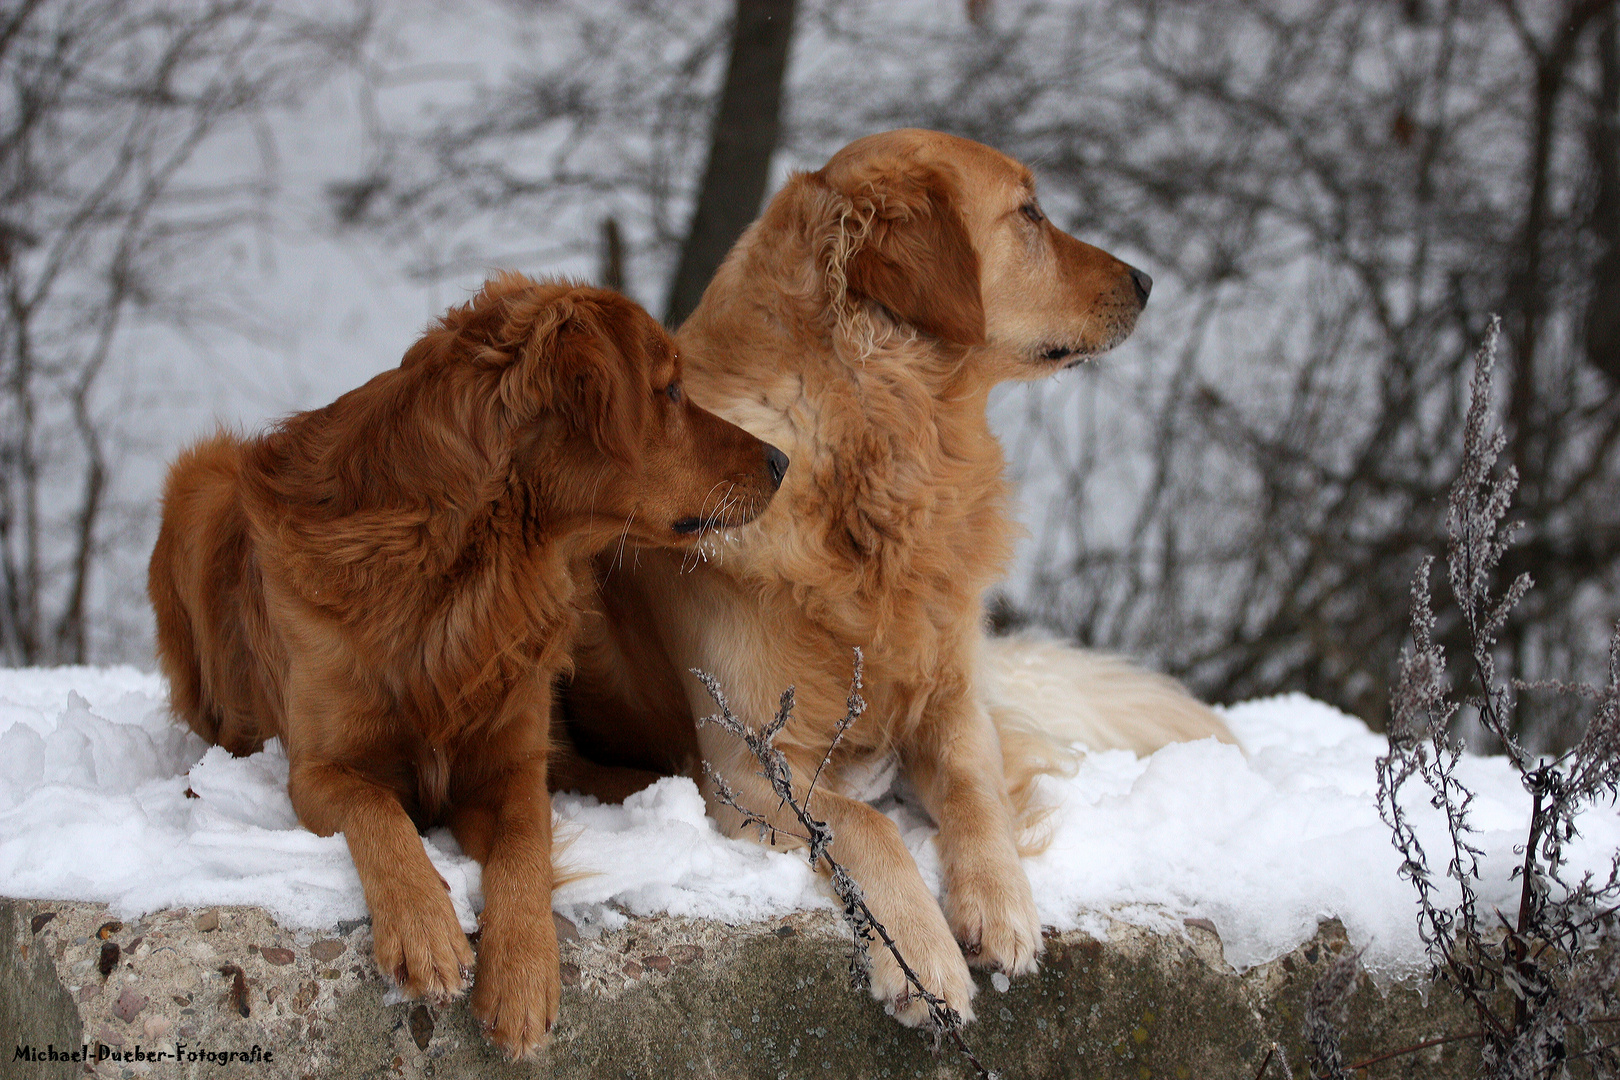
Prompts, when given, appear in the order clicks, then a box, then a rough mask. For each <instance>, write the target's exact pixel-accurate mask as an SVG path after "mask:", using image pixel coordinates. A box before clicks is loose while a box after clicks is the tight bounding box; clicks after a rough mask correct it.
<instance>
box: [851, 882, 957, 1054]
mask: <svg viewBox="0 0 1620 1080" xmlns="http://www.w3.org/2000/svg"><path fill="white" fill-rule="evenodd" d="M928 907H929V908H930V909H932V911H931V912H929V914H932V915H933V916H934V917H933V918H932V919H925V920H922V921H919V922H918V923H917V924H916V925H914V926H910V927H895V926H888V927H887V929H888V931H889V933H890V935H891V936H893V937H894V939H895V944H896V945H898V946H899V949H900V955H902V956H904V957H905V959H906V963H907V964H908V965H909V966H910V967H911V970H912V971H913V972H915V973H916V975H917V977H918V979H919V980H920V981H921V982H922V984H923V987H924V988H926V989H927V990H928V992H929V993H931V994H933V995H934V996H935V997H938V998H941V999H942V1000H943V1001H944V1002H945V1004H946V1005H947V1006H949V1007H950V1008H952V1009H955V1010H956V1011H957V1012H958V1013H959V1014H960V1015H961V1017H962V1021H963V1022H964V1023H966V1022H967V1021H969V1020H972V1019H973V1005H972V1004H971V1002H972V999H973V995H974V994H975V993H977V991H978V987H976V986H974V985H973V976H972V975H971V974H970V973H969V972H968V967H967V963H966V962H965V961H964V960H963V959H962V951H961V949H959V948H957V945H956V942H955V940H954V939H952V937H951V935H950V928H949V927H947V926H946V925H945V920H944V917H943V916H942V915H941V914H940V911H939V908H938V907H937V906H935V905H934V904H932V903H930V904H929V905H928ZM935 923H937V925H934V924H935ZM869 951H870V953H871V957H872V970H871V985H872V996H873V997H874V998H876V999H877V1000H878V1001H880V1002H882V1003H883V1006H884V1009H885V1010H886V1011H888V1012H889V1013H891V1014H892V1015H893V1016H894V1018H895V1019H896V1020H898V1021H900V1022H901V1023H902V1024H904V1025H906V1026H907V1027H919V1026H921V1025H923V1024H925V1023H927V1022H928V1002H927V1000H926V999H924V998H923V997H922V995H921V994H919V993H918V992H917V988H916V987H915V986H914V985H912V983H911V981H910V980H908V979H907V978H906V974H905V972H904V971H903V970H901V967H900V965H899V963H898V962H896V960H895V958H894V956H893V954H891V953H890V952H889V950H888V949H887V948H885V947H884V946H883V944H882V943H881V942H876V943H873V944H871V945H870V946H869Z"/></svg>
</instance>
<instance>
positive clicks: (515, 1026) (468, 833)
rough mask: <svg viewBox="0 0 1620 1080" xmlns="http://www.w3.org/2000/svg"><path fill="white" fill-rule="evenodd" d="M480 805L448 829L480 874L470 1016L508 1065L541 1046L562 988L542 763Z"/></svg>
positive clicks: (496, 781) (515, 773)
mask: <svg viewBox="0 0 1620 1080" xmlns="http://www.w3.org/2000/svg"><path fill="white" fill-rule="evenodd" d="M482 786H483V789H484V790H486V791H489V792H491V793H492V797H491V798H489V799H488V800H486V801H480V802H471V803H468V804H465V805H462V806H458V807H457V809H456V810H455V811H454V813H453V814H452V815H451V819H450V828H451V830H452V831H453V832H454V833H455V835H456V841H457V842H458V843H459V844H461V846H462V848H463V849H464V850H465V851H466V852H467V854H469V855H471V856H472V857H473V858H475V859H477V860H478V861H479V862H480V863H482V864H483V866H484V911H483V914H482V915H481V916H480V917H479V925H480V929H481V930H482V933H481V935H480V936H479V939H478V979H477V981H476V983H475V984H474V986H473V994H472V1011H473V1015H474V1016H476V1017H478V1019H479V1021H481V1022H482V1023H483V1025H484V1033H485V1034H486V1035H488V1036H489V1038H490V1040H491V1041H492V1042H494V1043H495V1044H496V1045H497V1046H499V1047H500V1048H501V1049H503V1050H505V1051H506V1052H507V1053H508V1054H510V1055H511V1056H512V1057H513V1058H514V1059H516V1058H521V1057H524V1056H526V1055H527V1054H529V1053H530V1052H531V1051H533V1050H535V1049H536V1048H538V1047H540V1046H543V1045H544V1044H545V1042H546V1040H547V1039H548V1038H549V1035H550V1032H551V1025H552V1024H553V1023H555V1022H556V1020H557V1004H558V1001H559V999H560V998H561V996H562V984H561V982H560V981H559V977H558V967H557V930H556V925H555V924H554V923H553V922H552V921H551V888H552V870H551V799H550V797H549V796H548V795H547V794H546V765H545V759H544V757H543V756H541V757H537V758H535V759H533V760H530V761H526V762H522V763H519V764H517V765H515V766H514V767H513V768H511V769H510V770H508V771H507V772H506V773H504V774H502V775H500V776H498V777H495V778H493V779H491V780H489V781H487V782H486V783H485V784H484V785H482Z"/></svg>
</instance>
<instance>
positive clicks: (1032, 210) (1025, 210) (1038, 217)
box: [1018, 199, 1046, 225]
mask: <svg viewBox="0 0 1620 1080" xmlns="http://www.w3.org/2000/svg"><path fill="white" fill-rule="evenodd" d="M1018 212H1019V213H1020V214H1023V215H1024V216H1025V217H1027V218H1029V220H1031V221H1033V222H1034V223H1035V224H1037V225H1039V224H1040V223H1041V222H1043V221H1045V220H1046V215H1045V214H1043V213H1041V208H1040V207H1039V206H1037V205H1036V204H1035V200H1034V199H1031V200H1030V201H1029V202H1027V203H1025V204H1024V205H1023V206H1020V207H1019V208H1018Z"/></svg>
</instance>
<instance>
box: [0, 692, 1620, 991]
mask: <svg viewBox="0 0 1620 1080" xmlns="http://www.w3.org/2000/svg"><path fill="white" fill-rule="evenodd" d="M163 690H164V688H163V685H162V682H161V680H160V679H159V678H158V677H157V676H155V675H148V674H144V673H142V672H139V671H136V670H135V669H133V668H127V667H118V668H58V669H50V670H26V671H15V670H0V892H3V893H4V894H7V895H11V896H26V897H40V898H52V899H80V900H100V901H105V902H107V903H109V904H111V905H112V907H113V910H114V911H115V912H116V913H118V914H120V915H124V916H133V915H136V914H139V913H142V912H146V911H150V910H154V909H157V908H162V907H172V906H189V907H197V906H202V905H213V904H256V905H259V906H261V907H264V908H267V909H269V910H270V911H271V912H272V913H273V914H275V916H276V917H277V918H278V919H281V920H282V921H283V922H285V923H287V924H289V925H293V926H324V925H330V924H331V923H333V922H335V921H337V920H339V919H350V918H357V917H359V916H361V915H363V914H364V913H365V902H364V899H363V897H362V895H361V891H360V883H359V879H358V878H357V877H356V876H355V872H354V868H353V865H352V864H351V862H350V860H349V856H348V851H347V849H346V848H345V846H344V842H343V839H342V837H330V838H326V839H322V838H320V837H317V836H314V835H313V834H311V833H309V832H307V831H305V830H303V829H302V828H300V827H299V826H298V824H297V821H296V818H295V817H294V814H293V811H292V807H291V805H290V803H289V802H288V800H287V796H286V791H285V784H286V777H287V762H286V758H285V756H284V755H283V754H282V753H281V752H280V750H279V748H278V747H276V746H275V745H274V744H272V746H271V747H270V748H268V749H266V750H265V751H264V752H263V753H260V754H256V755H254V756H253V757H249V758H243V759H233V758H231V757H230V756H229V755H227V754H226V753H225V752H224V751H222V750H219V749H218V748H208V747H206V746H205V745H204V744H203V742H202V741H201V740H199V739H198V738H196V737H195V736H193V735H191V734H190V733H189V732H185V731H183V730H182V729H180V728H178V727H177V726H175V725H174V724H173V723H172V722H171V721H170V720H169V718H168V714H167V711H166V708H165V705H164V692H163ZM1226 719H1227V721H1228V723H1230V724H1231V726H1232V729H1233V731H1235V732H1236V733H1237V735H1238V737H1239V738H1240V739H1241V740H1242V742H1243V746H1244V750H1245V751H1246V752H1247V756H1245V754H1244V753H1243V752H1240V751H1239V750H1237V749H1236V748H1234V747H1230V746H1221V745H1218V744H1216V743H1214V742H1213V741H1206V742H1202V743H1190V744H1183V745H1179V746H1171V747H1168V748H1166V749H1164V750H1161V751H1159V752H1158V753H1157V754H1154V755H1153V756H1152V757H1150V758H1146V759H1141V760H1139V759H1137V758H1135V757H1133V756H1132V755H1130V754H1129V753H1126V752H1124V751H1112V752H1107V753H1100V754H1093V755H1090V756H1089V757H1087V758H1086V759H1085V761H1084V762H1083V764H1082V765H1081V767H1080V770H1079V772H1078V774H1077V775H1075V776H1074V777H1073V778H1071V779H1066V780H1055V781H1050V782H1049V783H1048V788H1047V792H1048V794H1049V796H1050V797H1051V799H1052V800H1053V801H1054V802H1055V803H1056V804H1057V809H1056V811H1055V812H1054V814H1053V817H1052V826H1053V830H1054V833H1053V841H1052V844H1051V847H1050V848H1049V849H1048V850H1047V851H1046V852H1045V853H1044V854H1042V855H1040V856H1039V857H1037V858H1033V859H1029V860H1027V862H1026V868H1027V869H1028V871H1029V875H1030V878H1031V881H1032V882H1033V884H1034V887H1035V894H1036V899H1037V902H1038V904H1039V907H1040V910H1041V917H1042V919H1043V921H1045V922H1046V923H1048V924H1050V925H1053V926H1057V927H1060V928H1069V927H1075V926H1082V927H1085V926H1088V925H1089V926H1090V927H1091V928H1093V929H1100V928H1101V926H1102V918H1101V917H1102V916H1104V915H1107V916H1109V917H1112V918H1116V919H1124V920H1127V921H1131V922H1138V923H1143V924H1147V925H1151V926H1157V927H1160V928H1164V929H1169V930H1171V931H1178V930H1179V929H1180V928H1181V920H1182V919H1184V918H1188V917H1203V918H1207V919H1210V920H1211V921H1213V922H1214V924H1215V925H1216V927H1217V928H1218V929H1219V932H1220V935H1221V938H1222V940H1223V941H1224V943H1225V947H1226V956H1227V958H1228V959H1229V960H1230V961H1232V962H1233V963H1234V964H1236V965H1238V966H1239V967H1243V966H1247V965H1252V964H1256V963H1260V962H1263V961H1266V960H1268V959H1271V958H1273V957H1275V956H1277V955H1279V954H1281V953H1283V952H1286V951H1287V950H1289V949H1290V948H1292V947H1293V946H1295V945H1296V944H1298V943H1299V942H1301V941H1303V940H1305V939H1306V938H1308V937H1309V936H1310V935H1311V934H1312V933H1314V931H1315V929H1316V923H1317V920H1318V919H1320V918H1326V917H1328V916H1337V917H1338V918H1339V919H1341V920H1342V921H1343V922H1344V924H1345V927H1346V929H1347V930H1348V931H1349V935H1350V939H1351V941H1352V942H1353V943H1354V944H1355V945H1357V946H1358V947H1359V946H1366V947H1367V952H1366V954H1365V955H1364V957H1363V963H1364V964H1365V965H1367V966H1368V967H1369V968H1370V969H1372V970H1374V971H1375V972H1382V973H1385V974H1399V973H1403V972H1407V971H1412V970H1416V969H1418V968H1420V967H1422V949H1421V945H1420V943H1419V941H1418V938H1417V932H1416V923H1415V914H1416V910H1415V906H1414V903H1413V898H1412V893H1411V888H1410V886H1409V885H1408V884H1407V883H1406V882H1404V881H1402V880H1400V879H1399V878H1398V877H1397V875H1396V867H1397V865H1398V863H1397V858H1396V855H1395V852H1394V850H1393V849H1392V848H1391V847H1390V842H1389V833H1388V831H1387V830H1386V829H1384V828H1383V826H1382V825H1381V824H1380V823H1379V820H1378V814H1377V809H1376V807H1375V804H1374V797H1373V795H1374V790H1375V781H1374V774H1373V759H1374V758H1375V757H1376V756H1377V755H1378V754H1379V753H1380V752H1381V751H1382V749H1383V747H1384V741H1383V739H1382V737H1380V736H1377V735H1373V734H1371V733H1369V732H1368V731H1367V729H1366V727H1365V726H1364V725H1363V724H1362V723H1361V722H1360V721H1359V720H1356V719H1354V718H1352V717H1348V716H1345V715H1344V714H1342V713H1339V712H1336V711H1335V710H1333V709H1331V708H1329V707H1327V706H1325V705H1322V704H1320V703H1319V702H1315V701H1312V700H1310V699H1309V698H1305V697H1300V696H1293V697H1283V698H1274V699H1271V700H1268V701H1258V702H1250V703H1248V704H1244V705H1239V706H1236V707H1234V708H1231V709H1228V710H1226ZM1461 775H1462V776H1463V778H1464V779H1465V780H1466V781H1467V782H1468V783H1469V784H1470V786H1472V787H1473V788H1474V790H1475V791H1476V792H1477V794H1478V798H1477V800H1476V802H1475V803H1474V808H1473V814H1474V818H1473V820H1474V822H1475V824H1476V825H1477V826H1478V828H1479V830H1480V832H1479V833H1478V834H1477V836H1476V837H1475V839H1476V842H1477V843H1478V844H1479V846H1480V847H1481V848H1483V849H1484V850H1485V851H1486V853H1487V858H1486V863H1485V865H1486V872H1487V880H1486V882H1485V883H1484V886H1483V888H1482V890H1481V894H1482V896H1483V897H1484V898H1485V900H1486V901H1487V902H1488V903H1498V904H1501V905H1502V906H1504V908H1506V907H1508V906H1510V904H1511V902H1512V899H1513V898H1514V897H1515V896H1516V894H1517V887H1516V886H1515V885H1514V884H1513V883H1512V882H1511V880H1510V878H1509V872H1510V869H1511V866H1512V865H1513V863H1514V861H1515V858H1514V855H1513V845H1514V844H1515V843H1518V842H1522V838H1523V835H1524V822H1525V815H1526V813H1527V800H1526V798H1525V796H1524V793H1523V792H1522V790H1521V789H1520V787H1519V785H1518V783H1517V781H1516V780H1515V778H1514V776H1513V774H1512V772H1511V770H1510V769H1509V768H1508V766H1507V764H1506V763H1505V762H1504V761H1502V760H1500V759H1492V758H1476V759H1471V760H1468V761H1467V762H1465V763H1464V765H1463V767H1462V770H1461ZM188 791H189V793H190V794H191V795H195V797H194V798H193V797H188ZM880 805H882V806H884V808H885V809H886V810H887V811H888V812H889V813H890V814H891V815H893V816H894V817H895V818H896V820H897V821H898V822H899V823H900V826H901V830H902V832H903V833H904V835H905V836H906V841H907V843H908V844H909V846H910V847H911V849H912V851H913V852H914V853H915V854H916V856H917V858H918V861H919V862H920V864H921V865H922V867H923V871H924V873H925V874H926V875H928V876H929V878H930V880H932V881H934V882H935V883H936V884H937V880H938V860H937V858H936V857H935V854H934V848H933V844H932V835H933V830H932V827H931V826H930V825H929V823H928V821H927V819H926V818H924V817H923V816H922V815H921V813H920V812H919V811H918V810H917V809H915V807H914V805H913V804H911V803H909V802H908V801H907V800H906V798H905V795H904V793H903V792H901V793H898V794H896V793H891V794H890V795H889V796H888V797H887V798H886V799H885V801H884V802H883V803H882V804H880ZM554 806H555V812H556V814H557V817H558V819H559V826H560V827H559V834H560V835H562V836H564V837H570V838H571V841H570V843H569V845H568V847H567V850H566V852H565V853H564V854H563V856H562V861H563V862H564V863H566V864H567V865H569V866H571V867H572V868H574V869H576V870H579V871H582V872H584V874H585V876H583V877H581V878H579V879H578V880H576V881H573V882H571V883H570V884H568V885H565V886H563V887H562V888H561V889H559V890H558V892H557V894H556V897H555V903H556V906H557V908H558V909H559V910H561V911H563V912H564V913H566V914H569V915H570V916H572V917H573V918H574V919H575V920H576V921H577V922H579V923H580V924H581V925H582V927H584V928H587V929H589V928H591V927H594V926H600V925H603V924H615V923H618V922H621V921H622V920H623V919H624V917H625V913H631V914H649V913H654V912H670V913H675V914H683V915H706V916H712V917H715V918H719V919H725V920H743V919H750V918H762V917H766V916H769V915H773V914H780V913H782V912H785V911H789V910H792V909H795V908H803V907H812V906H826V905H827V904H828V901H827V898H826V895H827V894H826V893H825V892H824V891H823V889H822V887H821V885H820V883H819V882H818V880H817V878H816V877H815V875H813V874H812V873H811V872H810V871H809V870H808V869H807V867H806V866H805V863H804V859H803V857H802V856H800V855H798V854H796V853H791V852H777V851H769V850H766V849H765V848H763V847H760V846H758V845H756V844H753V843H750V842H747V841H739V840H729V839H726V838H724V837H722V836H720V835H719V834H718V833H717V832H716V831H715V829H714V826H713V824H712V823H711V822H710V821H709V820H708V819H707V818H706V817H705V816H704V813H703V803H702V800H701V798H700V797H699V795H698V792H697V789H696V787H695V786H694V785H693V784H692V783H691V781H689V780H685V779H669V780H664V781H663V782H661V783H659V784H658V785H656V786H655V787H653V788H651V789H649V790H647V791H645V792H642V793H641V794H639V795H637V796H635V797H633V798H632V799H630V800H629V802H628V803H626V804H625V805H624V806H601V805H598V804H597V803H596V802H595V800H593V799H583V798H579V797H577V796H564V797H560V798H558V799H556V800H555V803H554ZM1419 809H1421V810H1427V809H1428V808H1427V807H1426V806H1420V807H1414V810H1415V811H1416V810H1419ZM1429 824H1430V825H1431V826H1433V827H1434V830H1435V831H1434V835H1433V836H1432V839H1431V840H1430V843H1429V850H1430V851H1431V852H1434V853H1437V854H1438V853H1440V852H1442V851H1444V850H1446V849H1445V847H1444V844H1443V837H1442V834H1441V833H1440V831H1439V824H1440V823H1439V821H1438V820H1436V819H1434V818H1432V817H1431V818H1430V819H1429ZM425 843H426V846H427V851H428V853H429V855H430V856H431V857H432V859H433V861H434V863H435V865H437V866H438V868H439V871H440V873H442V874H443V875H444V877H445V880H446V881H447V882H449V883H450V887H451V892H452V895H453V897H454V901H455V904H456V909H457V911H458V912H459V913H460V915H461V916H462V919H463V922H464V923H465V924H466V926H467V927H468V928H469V929H471V927H472V925H473V914H474V912H475V910H476V909H477V908H478V906H479V904H480V895H479V873H478V866H477V864H476V863H474V862H472V861H471V860H470V859H467V858H466V857H464V856H463V855H462V854H461V853H460V852H459V850H458V849H457V847H456V845H455V841H454V840H453V839H451V837H450V836H449V834H448V833H447V832H444V831H442V830H440V831H437V832H435V833H434V834H433V835H431V836H429V837H428V838H427V839H426V841H425ZM1617 847H1620V813H1617V812H1616V810H1615V809H1614V808H1613V807H1604V808H1599V809H1597V810H1595V811H1593V812H1592V813H1591V814H1590V815H1589V816H1588V818H1587V820H1586V834H1585V836H1584V837H1583V838H1582V839H1581V840H1580V841H1579V842H1578V845H1577V847H1576V848H1575V855H1576V863H1577V865H1581V864H1582V863H1585V864H1588V865H1591V866H1593V867H1594V868H1597V867H1606V865H1607V855H1606V853H1607V852H1612V851H1614V850H1615V849H1616V848H1617Z"/></svg>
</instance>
